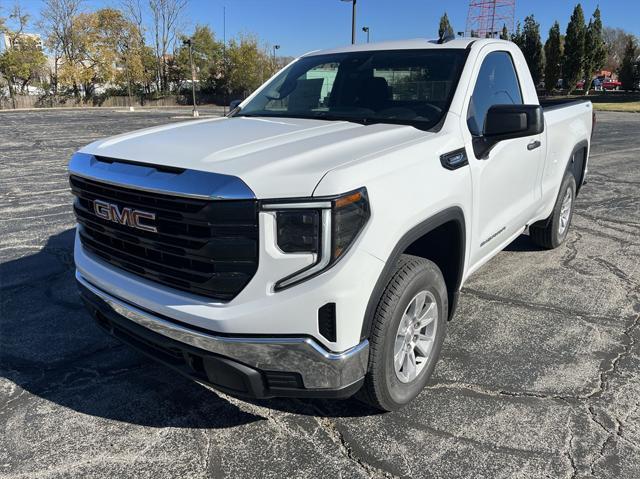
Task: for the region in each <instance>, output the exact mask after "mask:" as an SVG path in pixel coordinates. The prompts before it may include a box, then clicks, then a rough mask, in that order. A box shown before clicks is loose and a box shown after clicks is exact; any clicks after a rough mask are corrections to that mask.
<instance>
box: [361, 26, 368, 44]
mask: <svg viewBox="0 0 640 479" xmlns="http://www.w3.org/2000/svg"><path fill="white" fill-rule="evenodd" d="M362 31H363V32H365V33H366V34H367V43H369V27H362Z"/></svg>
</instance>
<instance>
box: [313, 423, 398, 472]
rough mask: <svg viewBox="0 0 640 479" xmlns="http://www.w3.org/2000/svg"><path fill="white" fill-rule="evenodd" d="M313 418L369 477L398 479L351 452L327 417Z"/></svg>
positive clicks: (348, 445)
mask: <svg viewBox="0 0 640 479" xmlns="http://www.w3.org/2000/svg"><path fill="white" fill-rule="evenodd" d="M314 418H315V420H316V422H317V423H318V425H319V426H320V427H321V428H322V430H323V431H324V432H325V433H326V434H327V435H328V436H329V438H330V439H331V440H332V441H333V442H334V443H335V444H337V445H338V446H339V448H340V451H341V452H342V454H343V455H344V456H345V457H347V458H348V459H349V460H351V461H352V462H353V463H354V464H356V465H357V466H358V467H359V468H360V469H361V470H362V472H364V473H365V474H366V475H367V476H368V477H369V478H371V479H377V478H385V479H400V476H397V475H395V474H393V473H391V472H389V471H385V470H384V469H380V468H378V467H375V466H373V465H371V464H369V463H368V462H366V461H365V460H364V459H362V458H360V457H358V456H356V455H355V454H354V452H353V449H352V446H351V445H350V444H349V443H348V442H347V440H346V439H345V438H344V435H343V434H342V432H340V430H339V429H338V427H337V426H336V425H335V424H334V423H333V421H331V420H330V419H329V418H326V417H319V416H314Z"/></svg>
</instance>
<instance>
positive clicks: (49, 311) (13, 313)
mask: <svg viewBox="0 0 640 479" xmlns="http://www.w3.org/2000/svg"><path fill="white" fill-rule="evenodd" d="M74 232H75V230H73V229H69V230H66V231H64V232H62V233H60V234H57V235H54V236H51V237H50V238H49V239H48V241H47V244H46V245H45V247H44V248H42V249H40V250H39V251H38V252H36V253H34V254H32V255H29V256H24V257H22V258H19V259H16V260H13V261H8V262H5V263H2V264H0V299H1V309H0V379H1V377H4V378H6V379H8V380H9V381H10V382H12V383H15V384H16V385H17V386H19V387H17V388H11V387H9V389H8V390H9V391H11V393H10V396H9V397H8V398H6V402H7V403H9V402H10V403H12V404H13V405H14V407H20V408H25V409H26V410H37V409H39V407H41V406H42V404H41V403H42V402H43V401H42V400H44V402H46V401H49V402H52V403H55V404H58V405H60V406H63V407H65V408H68V409H71V410H73V411H77V412H79V413H82V414H87V415H91V416H95V417H97V418H104V419H108V420H115V421H122V422H127V423H132V424H138V425H144V426H151V427H189V428H214V429H215V428H227V427H234V426H238V425H242V424H247V423H251V422H254V421H259V420H263V419H265V418H264V417H262V416H261V415H259V414H253V413H251V412H247V411H245V410H242V409H240V408H239V407H238V406H237V405H235V404H234V402H237V401H233V402H231V401H229V400H227V399H226V398H225V397H224V396H221V395H218V394H216V393H215V392H213V391H212V390H209V389H207V388H205V387H203V386H201V385H199V384H197V383H195V382H193V381H191V380H189V379H187V378H184V377H183V376H181V375H180V374H178V373H177V372H174V371H173V370H171V369H169V368H167V367H165V366H163V365H160V364H157V363H155V362H153V361H152V360H150V359H147V358H146V357H145V356H143V355H141V354H139V353H137V352H136V351H133V350H132V349H130V348H129V347H127V346H125V345H123V344H121V343H120V342H118V341H117V340H115V339H113V338H111V337H109V336H108V335H107V334H105V333H104V332H102V331H101V330H100V329H99V328H98V327H97V326H96V325H95V324H94V323H93V320H92V319H91V317H90V316H89V314H88V313H87V312H86V310H85V308H84V306H83V305H82V302H81V301H80V298H79V295H78V292H77V289H76V284H75V277H74V265H73V241H74ZM21 389H22V390H24V391H26V392H27V393H29V394H24V393H23V391H22V390H21ZM5 390H6V389H5ZM25 403H26V404H25ZM251 404H253V405H258V406H262V407H267V408H273V409H279V410H286V411H290V412H294V413H298V414H305V415H314V416H315V415H321V416H362V415H371V414H375V413H376V411H374V410H372V409H370V408H368V407H366V406H364V405H363V404H361V403H359V402H357V401H355V400H345V401H324V400H317V401H316V400H304V401H303V400H285V399H278V400H267V401H258V402H251V403H249V404H247V406H248V407H247V408H246V409H247V410H252V409H254V410H255V409H256V408H252V407H251Z"/></svg>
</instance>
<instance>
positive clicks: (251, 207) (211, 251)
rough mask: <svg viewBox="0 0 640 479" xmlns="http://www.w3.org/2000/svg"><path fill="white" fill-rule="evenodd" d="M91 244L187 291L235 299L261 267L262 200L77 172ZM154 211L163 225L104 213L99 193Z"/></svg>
mask: <svg viewBox="0 0 640 479" xmlns="http://www.w3.org/2000/svg"><path fill="white" fill-rule="evenodd" d="M70 183H71V190H72V192H73V194H74V195H75V196H76V201H75V203H74V211H75V214H76V218H77V220H78V223H79V225H80V227H79V231H80V239H81V241H82V245H83V247H84V248H86V249H87V250H89V251H90V252H92V253H94V254H96V255H98V256H99V257H100V258H102V259H103V260H105V261H107V262H109V263H110V264H112V265H114V266H117V267H119V268H122V269H125V270H127V271H129V272H132V273H135V274H137V275H139V276H142V277H144V278H147V279H150V280H153V281H156V282H158V283H162V284H165V285H168V286H171V287H173V288H176V289H180V290H183V291H189V292H191V293H195V294H200V295H204V296H208V297H211V298H215V299H218V300H223V301H228V300H231V299H233V298H234V297H235V296H236V295H237V294H238V293H239V292H240V291H242V289H243V288H244V287H245V286H246V285H247V283H248V282H249V280H251V278H252V277H253V275H254V274H255V272H256V269H257V267H258V208H257V202H256V201H255V200H238V201H236V200H205V199H193V198H184V197H178V196H171V195H164V194H159V193H150V192H145V191H139V190H134V189H130V188H124V187H120V186H113V185H109V184H106V183H101V182H98V181H94V180H89V179H86V178H81V177H79V176H75V175H72V176H71V178H70ZM96 199H97V200H102V201H106V202H108V203H113V204H115V205H117V206H118V207H119V208H124V207H130V208H134V209H140V210H143V211H146V212H150V213H154V214H155V215H156V219H155V222H154V226H155V227H156V228H157V233H154V232H149V231H143V230H140V229H136V228H132V227H130V226H126V225H121V224H119V223H115V222H111V221H108V220H106V219H103V218H101V217H99V216H97V215H95V213H94V208H93V202H94V200H96Z"/></svg>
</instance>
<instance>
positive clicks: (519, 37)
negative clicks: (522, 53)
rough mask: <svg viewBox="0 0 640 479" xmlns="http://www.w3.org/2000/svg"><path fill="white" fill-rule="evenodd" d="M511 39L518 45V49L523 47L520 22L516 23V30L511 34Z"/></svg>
mask: <svg viewBox="0 0 640 479" xmlns="http://www.w3.org/2000/svg"><path fill="white" fill-rule="evenodd" d="M511 41H512V42H513V43H515V44H516V45H518V46H519V47H520V49H522V48H523V47H524V34H523V33H522V26H521V25H520V22H518V24H517V25H516V31H515V32H513V33H512V34H511Z"/></svg>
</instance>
